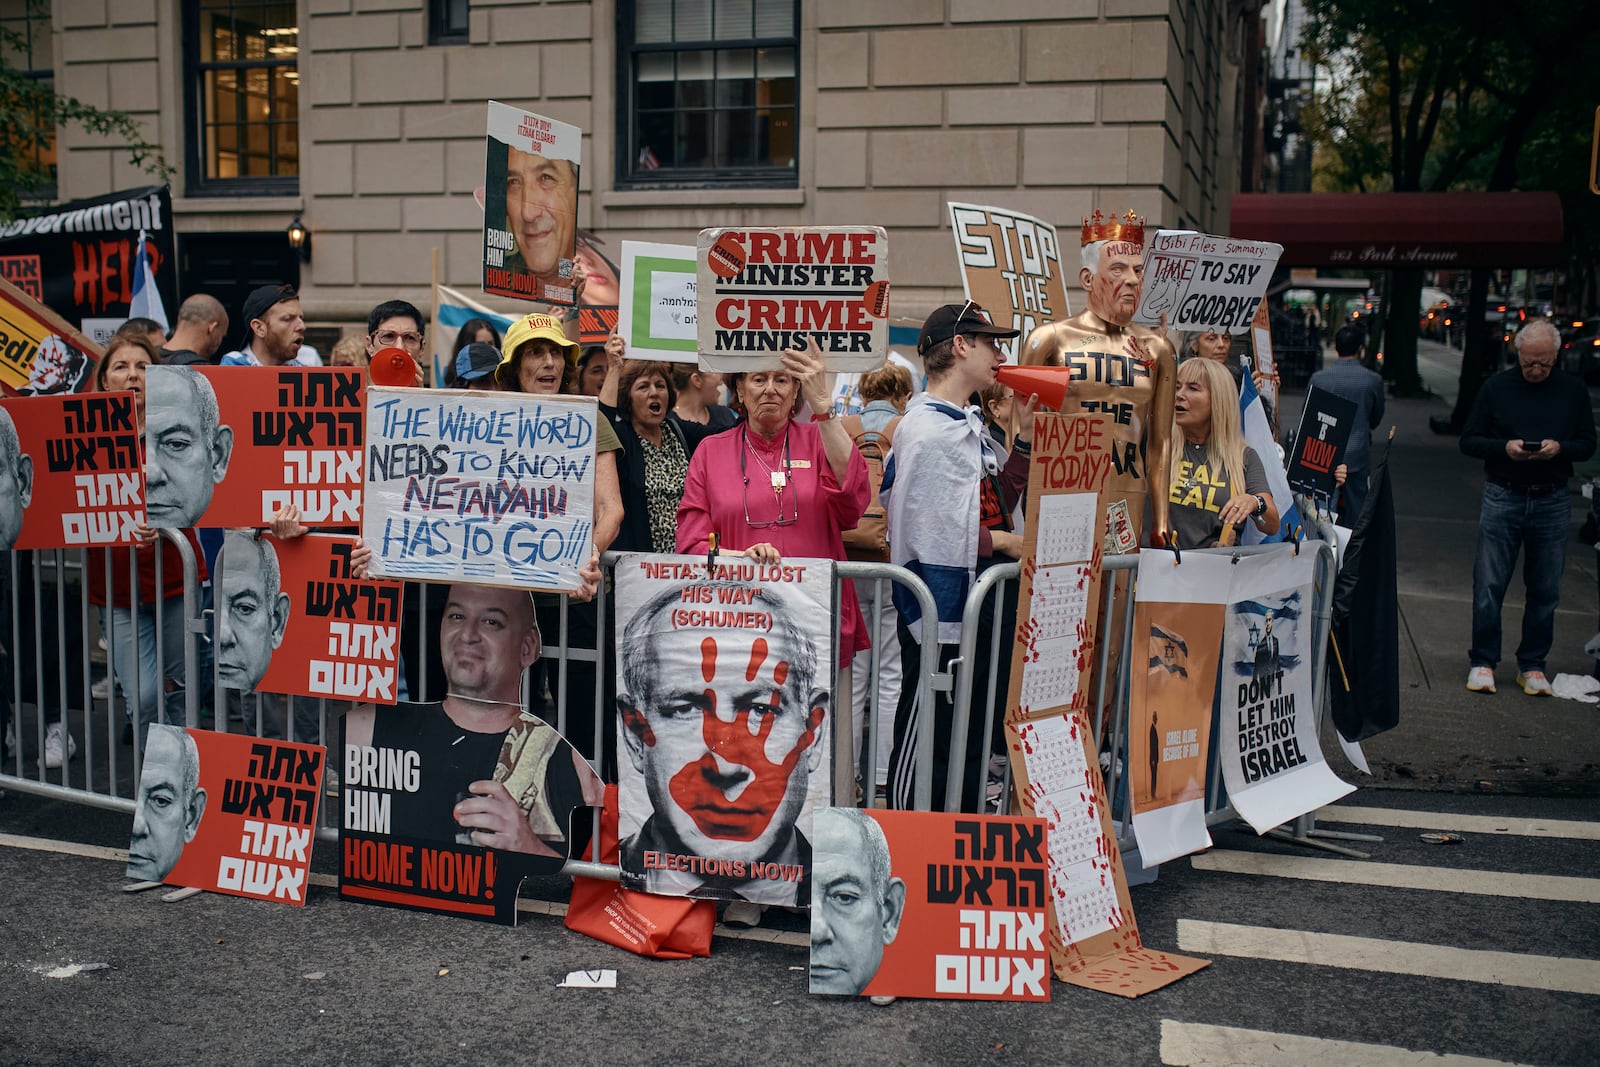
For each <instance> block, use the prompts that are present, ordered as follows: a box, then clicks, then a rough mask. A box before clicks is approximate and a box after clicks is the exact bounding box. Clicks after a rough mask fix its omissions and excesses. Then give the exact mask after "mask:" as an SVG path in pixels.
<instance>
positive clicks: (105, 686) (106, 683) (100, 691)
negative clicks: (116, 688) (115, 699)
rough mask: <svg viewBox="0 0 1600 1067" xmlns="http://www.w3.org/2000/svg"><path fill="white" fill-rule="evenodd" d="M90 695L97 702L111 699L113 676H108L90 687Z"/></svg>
mask: <svg viewBox="0 0 1600 1067" xmlns="http://www.w3.org/2000/svg"><path fill="white" fill-rule="evenodd" d="M89 695H90V696H92V697H94V698H95V699H96V700H110V699H111V675H109V674H108V675H106V676H105V677H104V678H102V679H100V680H99V681H98V682H96V683H94V684H93V685H91V686H90V687H89Z"/></svg>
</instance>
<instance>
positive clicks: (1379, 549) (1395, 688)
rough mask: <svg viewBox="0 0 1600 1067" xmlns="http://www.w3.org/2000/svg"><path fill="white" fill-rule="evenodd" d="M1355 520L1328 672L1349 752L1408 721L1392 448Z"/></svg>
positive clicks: (1336, 599) (1338, 584)
mask: <svg viewBox="0 0 1600 1067" xmlns="http://www.w3.org/2000/svg"><path fill="white" fill-rule="evenodd" d="M1350 521H1351V522H1353V523H1354V524H1355V529H1354V531H1352V533H1351V535H1350V543H1349V545H1348V547H1346V548H1345V550H1344V553H1343V555H1342V558H1341V560H1340V564H1339V577H1338V578H1337V579H1336V580H1335V581H1334V584H1333V628H1332V631H1331V634H1330V642H1329V651H1330V652H1332V654H1333V657H1334V660H1333V669H1332V670H1330V671H1329V672H1328V685H1329V686H1330V687H1331V688H1330V689H1329V697H1330V700H1329V702H1328V705H1329V713H1330V716H1331V717H1332V719H1333V724H1334V726H1336V727H1337V728H1338V730H1339V738H1340V740H1341V741H1342V742H1344V743H1345V746H1346V752H1347V753H1348V751H1349V747H1350V746H1352V745H1353V744H1354V743H1355V742H1357V741H1362V740H1365V739H1366V738H1369V737H1373V736H1376V735H1377V734H1381V733H1383V732H1384V731H1386V730H1392V729H1394V728H1395V727H1396V726H1398V725H1400V622H1399V619H1400V611H1399V603H1398V596H1397V590H1396V585H1397V583H1398V581H1399V574H1398V571H1399V566H1398V564H1399V560H1398V558H1397V556H1396V553H1395V528H1394V525H1395V524H1394V487H1393V484H1392V483H1391V482H1390V480H1389V449H1388V448H1384V449H1383V450H1382V452H1381V454H1380V455H1379V457H1378V462H1377V463H1376V464H1375V465H1374V467H1373V470H1372V482H1371V486H1370V488H1369V490H1368V492H1367V503H1366V504H1365V505H1364V506H1363V509H1362V513H1361V514H1360V515H1359V516H1355V517H1352V518H1351V520H1350ZM1358 751H1359V750H1358ZM1352 762H1353V761H1352ZM1357 766H1360V765H1359V764H1357ZM1361 769H1362V770H1363V771H1365V770H1366V768H1365V767H1362V768H1361Z"/></svg>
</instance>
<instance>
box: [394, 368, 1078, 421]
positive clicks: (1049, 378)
mask: <svg viewBox="0 0 1600 1067" xmlns="http://www.w3.org/2000/svg"><path fill="white" fill-rule="evenodd" d="M374 359H376V357H374ZM994 376H995V377H996V378H998V379H999V380H1000V382H1001V383H1002V384H1004V385H1008V386H1010V387H1011V391H1012V392H1013V393H1015V394H1016V396H1017V400H1018V401H1019V402H1020V401H1024V400H1027V399H1028V397H1029V395H1030V394H1033V393H1037V394H1038V395H1039V403H1041V404H1043V405H1044V406H1045V407H1047V408H1049V409H1051V410H1052V411H1060V410H1061V409H1062V407H1064V406H1065V405H1066V402H1067V388H1068V386H1069V385H1070V384H1071V382H1072V371H1071V369H1070V368H1068V367H1012V366H1005V367H1001V368H1000V369H999V370H997V371H995V375H994Z"/></svg>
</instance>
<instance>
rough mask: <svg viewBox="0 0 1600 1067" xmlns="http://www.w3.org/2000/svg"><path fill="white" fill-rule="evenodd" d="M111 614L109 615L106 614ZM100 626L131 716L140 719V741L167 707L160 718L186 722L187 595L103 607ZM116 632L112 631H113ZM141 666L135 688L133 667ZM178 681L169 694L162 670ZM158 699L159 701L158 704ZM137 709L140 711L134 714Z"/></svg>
mask: <svg viewBox="0 0 1600 1067" xmlns="http://www.w3.org/2000/svg"><path fill="white" fill-rule="evenodd" d="M108 616H109V618H108ZM158 618H159V620H160V622H159V625H160V627H161V658H162V659H163V660H164V661H165V662H163V663H159V664H158V663H157V662H156V626H157V625H158V623H157V619H158ZM100 627H101V629H102V630H104V631H105V632H106V633H108V634H109V635H110V640H109V641H108V642H107V643H108V644H109V645H110V646H111V670H112V672H113V673H114V674H116V676H117V685H118V687H119V688H120V689H121V690H122V696H123V699H124V700H126V701H127V702H128V703H129V705H130V707H129V711H128V717H129V718H130V719H132V720H133V721H135V722H137V723H138V724H139V740H140V742H141V744H142V743H143V741H144V738H145V735H146V734H147V733H148V732H149V730H150V724H151V723H153V722H155V721H156V717H157V715H158V714H160V713H161V710H162V708H163V707H165V709H166V714H165V715H164V716H163V717H162V719H161V721H163V722H167V723H171V724H173V725H174V726H183V725H185V723H184V696H183V684H184V675H183V597H181V596H176V597H167V598H166V599H164V600H162V601H161V603H160V604H159V605H150V604H141V605H140V606H139V607H138V608H117V607H112V608H101V609H100ZM113 631H114V632H113ZM135 664H137V668H138V674H139V678H138V691H137V692H135V691H134V677H133V676H134V669H135ZM163 674H164V675H165V677H166V678H170V679H171V680H172V681H174V682H176V683H177V686H178V688H177V689H176V690H175V691H173V692H171V693H168V692H166V686H165V685H164V683H163V678H162V675H163ZM158 701H159V703H158ZM134 709H137V710H138V714H137V715H135V714H134Z"/></svg>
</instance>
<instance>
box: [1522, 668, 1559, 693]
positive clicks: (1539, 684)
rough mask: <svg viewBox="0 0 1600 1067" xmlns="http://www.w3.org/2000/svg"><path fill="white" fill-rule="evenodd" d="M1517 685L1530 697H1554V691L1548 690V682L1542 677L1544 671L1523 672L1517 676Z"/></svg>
mask: <svg viewBox="0 0 1600 1067" xmlns="http://www.w3.org/2000/svg"><path fill="white" fill-rule="evenodd" d="M1517 684H1518V685H1520V686H1522V691H1523V692H1524V693H1526V694H1528V695H1529V696H1531V697H1548V696H1554V695H1555V691H1554V690H1553V689H1551V688H1550V680H1549V679H1548V678H1546V677H1545V676H1544V671H1523V672H1522V673H1521V674H1519V675H1517Z"/></svg>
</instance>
